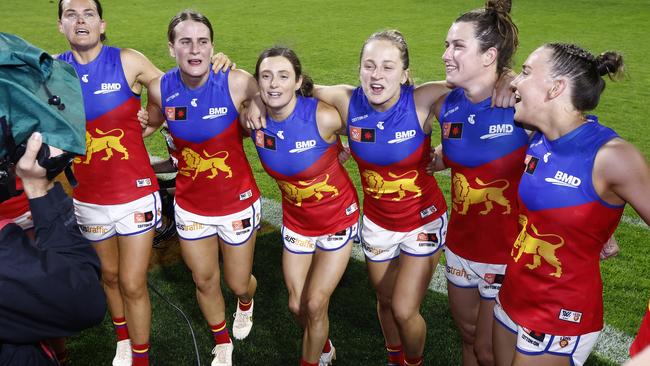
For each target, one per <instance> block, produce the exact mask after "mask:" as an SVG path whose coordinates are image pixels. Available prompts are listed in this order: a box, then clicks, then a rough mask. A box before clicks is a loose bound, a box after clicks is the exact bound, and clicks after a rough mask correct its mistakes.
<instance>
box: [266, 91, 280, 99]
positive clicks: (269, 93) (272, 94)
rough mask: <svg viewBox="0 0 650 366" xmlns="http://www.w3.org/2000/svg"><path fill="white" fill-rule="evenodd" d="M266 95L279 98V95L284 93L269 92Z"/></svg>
mask: <svg viewBox="0 0 650 366" xmlns="http://www.w3.org/2000/svg"><path fill="white" fill-rule="evenodd" d="M266 95H268V96H269V97H271V98H278V97H280V96H281V95H282V93H280V92H268V93H266Z"/></svg>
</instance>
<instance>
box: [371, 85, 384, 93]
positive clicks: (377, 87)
mask: <svg viewBox="0 0 650 366" xmlns="http://www.w3.org/2000/svg"><path fill="white" fill-rule="evenodd" d="M370 89H371V90H372V92H373V93H374V94H380V93H381V92H382V91H384V86H383V85H380V84H370Z"/></svg>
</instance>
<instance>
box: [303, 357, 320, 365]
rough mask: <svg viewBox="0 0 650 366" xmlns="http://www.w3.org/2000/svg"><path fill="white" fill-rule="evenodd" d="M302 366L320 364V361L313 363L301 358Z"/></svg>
mask: <svg viewBox="0 0 650 366" xmlns="http://www.w3.org/2000/svg"><path fill="white" fill-rule="evenodd" d="M300 366H318V362H316V363H311V362H307V361H305V360H303V359H302V358H301V359H300Z"/></svg>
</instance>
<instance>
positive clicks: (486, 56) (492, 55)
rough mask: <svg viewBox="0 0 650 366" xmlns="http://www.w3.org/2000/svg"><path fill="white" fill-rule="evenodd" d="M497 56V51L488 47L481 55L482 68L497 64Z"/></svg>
mask: <svg viewBox="0 0 650 366" xmlns="http://www.w3.org/2000/svg"><path fill="white" fill-rule="evenodd" d="M498 56H499V51H497V49H496V48H494V47H490V48H488V49H487V50H486V51H485V52H483V54H482V55H481V59H482V61H483V66H485V67H488V66H490V65H492V64H494V63H495V62H497V58H498Z"/></svg>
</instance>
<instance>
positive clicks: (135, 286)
mask: <svg viewBox="0 0 650 366" xmlns="http://www.w3.org/2000/svg"><path fill="white" fill-rule="evenodd" d="M120 291H121V292H122V296H124V297H125V298H127V299H139V298H142V297H143V296H146V295H147V283H146V282H145V281H142V280H135V279H127V280H120Z"/></svg>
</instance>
